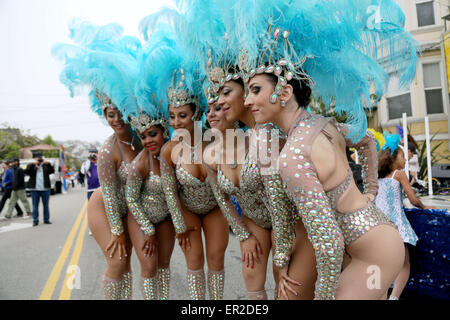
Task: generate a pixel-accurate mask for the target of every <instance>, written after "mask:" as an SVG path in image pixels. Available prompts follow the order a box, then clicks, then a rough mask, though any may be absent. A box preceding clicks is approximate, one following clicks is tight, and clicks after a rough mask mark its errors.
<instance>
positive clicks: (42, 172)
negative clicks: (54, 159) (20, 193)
mask: <svg viewBox="0 0 450 320" xmlns="http://www.w3.org/2000/svg"><path fill="white" fill-rule="evenodd" d="M54 172H55V169H54V168H53V166H52V165H51V164H50V163H49V162H48V161H46V160H44V158H43V156H42V154H41V153H38V154H36V156H35V162H33V163H30V164H29V165H28V166H27V168H26V169H25V174H26V175H29V176H30V180H29V181H28V183H27V187H28V188H29V189H30V192H31V199H32V202H33V227H35V226H37V225H38V224H39V199H42V204H43V206H44V223H45V224H52V223H51V222H50V210H49V199H50V189H51V186H50V175H51V174H52V173H54Z"/></svg>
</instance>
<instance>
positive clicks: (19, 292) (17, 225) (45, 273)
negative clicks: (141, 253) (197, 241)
mask: <svg viewBox="0 0 450 320" xmlns="http://www.w3.org/2000/svg"><path fill="white" fill-rule="evenodd" d="M28 200H29V201H30V204H31V199H30V198H28ZM85 201H86V191H85V189H83V188H81V187H78V186H77V187H75V188H74V189H70V190H69V191H68V192H67V193H66V194H58V195H53V196H51V197H50V220H51V221H52V222H53V224H51V225H45V224H42V204H41V206H40V222H41V223H40V224H39V225H38V226H36V227H32V219H27V220H24V219H22V218H13V219H11V220H7V221H0V299H1V300H22V299H23V300H39V299H51V300H58V299H61V300H67V299H71V300H102V299H104V296H103V292H102V277H103V272H104V270H105V267H106V263H105V260H104V257H103V254H102V252H101V250H100V248H99V247H98V245H97V243H96V242H95V240H94V238H93V237H92V236H89V233H88V229H87V223H86V222H87V219H85V215H86V214H85V212H86V210H85V206H84V204H85ZM83 209H84V210H83ZM5 212H6V206H5V209H4V210H3V213H2V216H3V215H4V214H5ZM14 214H15V212H14ZM205 270H207V267H206V266H205ZM132 271H133V274H134V277H133V299H135V300H141V299H142V296H141V293H140V290H139V275H140V266H139V262H138V260H137V258H136V254H135V253H133V255H132ZM186 282H187V281H186V263H185V260H184V255H183V253H182V252H181V249H180V248H179V246H178V244H177V243H176V245H175V249H174V252H173V255H172V260H171V292H170V299H176V300H189V299H190V298H189V295H188V290H187V283H186ZM72 283H73V285H71V284H72ZM70 288H71V290H70ZM273 288H274V281H273V276H272V269H271V268H269V269H268V272H267V281H266V290H267V293H268V296H269V298H270V299H273ZM224 299H227V300H242V299H246V294H245V286H244V281H243V277H242V272H241V260H240V249H239V243H238V241H237V240H236V238H235V237H234V236H233V235H232V234H231V235H230V241H229V244H228V248H227V251H226V256H225V292H224Z"/></svg>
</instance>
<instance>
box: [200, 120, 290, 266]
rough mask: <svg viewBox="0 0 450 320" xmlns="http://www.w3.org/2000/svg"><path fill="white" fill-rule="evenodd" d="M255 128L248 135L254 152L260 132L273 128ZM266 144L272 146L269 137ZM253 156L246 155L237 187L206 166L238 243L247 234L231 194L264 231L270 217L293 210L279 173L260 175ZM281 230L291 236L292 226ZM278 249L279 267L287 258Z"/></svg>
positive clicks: (252, 153) (270, 172)
mask: <svg viewBox="0 0 450 320" xmlns="http://www.w3.org/2000/svg"><path fill="white" fill-rule="evenodd" d="M255 129H256V130H255V131H254V132H255V134H252V135H251V136H250V143H249V145H250V146H252V147H254V148H256V149H262V148H261V147H260V146H261V144H260V137H261V136H260V134H259V133H260V132H262V131H264V132H265V133H269V132H270V130H271V129H272V127H271V126H268V125H265V126H263V127H259V126H258V127H257V128H255ZM258 130H262V131H258ZM269 136H270V134H269ZM270 137H271V136H270ZM278 138H279V137H278ZM267 142H268V143H269V144H271V138H269V139H268V140H267ZM255 155H256V154H255V153H254V152H252V151H249V152H248V153H247V155H246V157H245V160H244V163H243V164H242V168H241V171H240V186H239V187H237V186H236V185H234V183H233V182H232V181H230V179H228V178H227V177H226V176H225V174H224V173H223V171H222V170H221V167H220V165H217V173H216V172H215V171H213V170H212V169H211V168H210V167H209V166H207V165H205V167H206V168H207V170H208V177H210V181H211V185H212V188H213V191H214V194H215V196H216V199H217V202H218V203H219V206H220V208H221V210H222V213H223V214H224V215H225V217H226V219H227V221H228V223H229V225H230V226H231V229H232V230H233V233H234V234H235V235H236V237H237V238H238V239H239V240H240V241H243V240H245V239H247V238H248V237H249V236H250V232H249V230H248V228H247V226H246V225H245V223H244V222H243V221H242V219H241V218H240V217H239V215H238V214H237V212H236V210H235V207H234V205H233V203H232V201H231V200H230V195H231V196H233V197H234V198H235V199H236V201H237V202H238V203H239V205H240V206H241V208H242V213H243V214H244V215H245V216H246V217H248V218H249V219H250V220H252V221H254V222H255V223H256V224H257V225H258V226H260V227H262V228H265V229H271V228H272V223H273V221H274V218H273V217H274V216H276V215H278V214H279V212H280V211H291V215H292V211H294V209H295V207H294V205H293V204H292V202H290V200H289V199H288V197H287V195H286V193H285V191H284V188H283V184H282V180H281V177H280V175H279V173H278V171H276V170H268V169H266V170H265V171H264V174H262V171H261V163H260V161H259V158H258V157H257V158H256V159H255ZM283 227H284V228H287V229H289V231H290V232H288V234H289V236H291V235H293V229H292V227H293V226H292V224H291V225H288V226H283ZM291 241H292V238H291ZM278 249H279V248H275V254H274V261H275V262H276V263H278V264H282V262H281V261H285V260H286V259H287V257H288V255H287V254H286V253H285V251H284V250H278Z"/></svg>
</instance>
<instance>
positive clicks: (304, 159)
mask: <svg viewBox="0 0 450 320" xmlns="http://www.w3.org/2000/svg"><path fill="white" fill-rule="evenodd" d="M332 120H334V119H332V118H324V117H322V116H317V115H311V114H309V113H308V112H306V111H303V112H302V113H301V114H300V115H299V117H298V118H297V119H296V120H295V121H294V124H293V125H292V127H291V129H290V131H289V135H288V139H287V142H286V144H285V146H284V148H283V150H282V152H281V154H280V157H279V165H280V173H281V177H282V179H283V182H284V185H285V188H286V190H287V192H288V195H289V197H290V198H291V200H292V201H293V202H294V203H295V206H296V208H297V210H296V212H295V214H294V216H293V217H289V216H286V215H277V219H278V221H277V223H275V222H274V235H275V234H276V236H275V240H276V241H279V242H280V244H281V248H282V249H283V250H287V251H286V254H288V252H289V251H288V250H290V246H289V244H290V242H289V240H290V239H291V238H292V235H289V234H287V233H286V230H285V229H281V228H280V227H279V226H283V225H286V224H290V223H292V221H294V222H295V221H297V220H299V219H302V221H303V223H304V225H305V228H306V230H307V233H308V237H309V239H310V241H311V243H312V245H313V248H314V251H315V254H316V263H317V266H316V269H317V275H318V278H317V282H316V291H315V298H316V299H334V297H335V293H336V289H337V286H338V283H339V275H340V272H341V265H342V258H343V252H344V243H345V245H348V244H349V243H351V242H352V241H354V240H356V239H357V238H359V237H360V236H362V235H363V234H364V233H366V232H367V231H369V230H370V229H371V228H373V227H375V226H376V225H379V224H390V223H389V221H387V219H385V218H384V217H383V216H382V214H380V212H379V211H378V210H376V208H375V206H374V205H373V204H372V203H369V204H368V205H367V206H366V207H364V208H361V209H360V210H357V211H355V212H352V213H345V214H343V213H339V212H338V211H337V204H338V201H339V199H340V197H341V196H342V194H343V193H344V192H345V191H346V190H347V188H348V187H349V185H350V183H353V184H354V181H353V176H352V174H351V170H350V169H349V168H348V167H347V168H346V170H347V171H348V172H347V175H346V178H345V179H344V181H343V182H341V183H340V184H338V186H337V187H335V188H333V189H332V190H328V191H325V190H324V189H323V186H322V184H321V182H320V181H319V179H318V176H317V171H316V169H315V167H314V164H313V163H312V160H311V147H312V144H313V142H314V140H315V138H317V136H318V135H319V134H320V133H323V134H324V135H325V136H326V137H327V138H328V139H329V140H330V141H331V142H332V143H333V141H332V136H331V134H329V133H328V132H327V131H326V128H325V127H326V126H327V124H329V123H331V124H333V125H334V126H335V127H336V128H337V129H338V131H339V132H340V133H341V134H344V131H345V130H346V127H345V126H343V125H339V124H337V123H336V122H335V121H332ZM344 135H345V134H344ZM346 142H347V145H349V146H354V147H356V148H357V149H358V151H359V152H358V153H360V154H361V155H362V157H363V158H364V159H363V160H364V161H363V170H365V171H366V172H365V173H364V175H363V176H364V179H365V190H367V191H368V192H371V193H373V192H374V193H376V190H377V185H376V183H377V179H376V176H377V165H376V146H375V142H374V139H373V137H371V136H369V135H366V136H365V137H364V138H363V139H362V140H361V141H360V142H359V143H358V144H356V145H355V144H352V143H351V142H350V141H348V140H346ZM288 213H289V212H288ZM276 226H278V227H276ZM275 245H276V246H277V242H276V243H275Z"/></svg>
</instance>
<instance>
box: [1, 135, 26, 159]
mask: <svg viewBox="0 0 450 320" xmlns="http://www.w3.org/2000/svg"><path fill="white" fill-rule="evenodd" d="M20 148H21V147H20V145H19V144H17V143H16V142H15V141H14V140H13V135H12V134H11V133H9V132H3V131H0V159H11V158H14V157H18V156H19V152H20Z"/></svg>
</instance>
